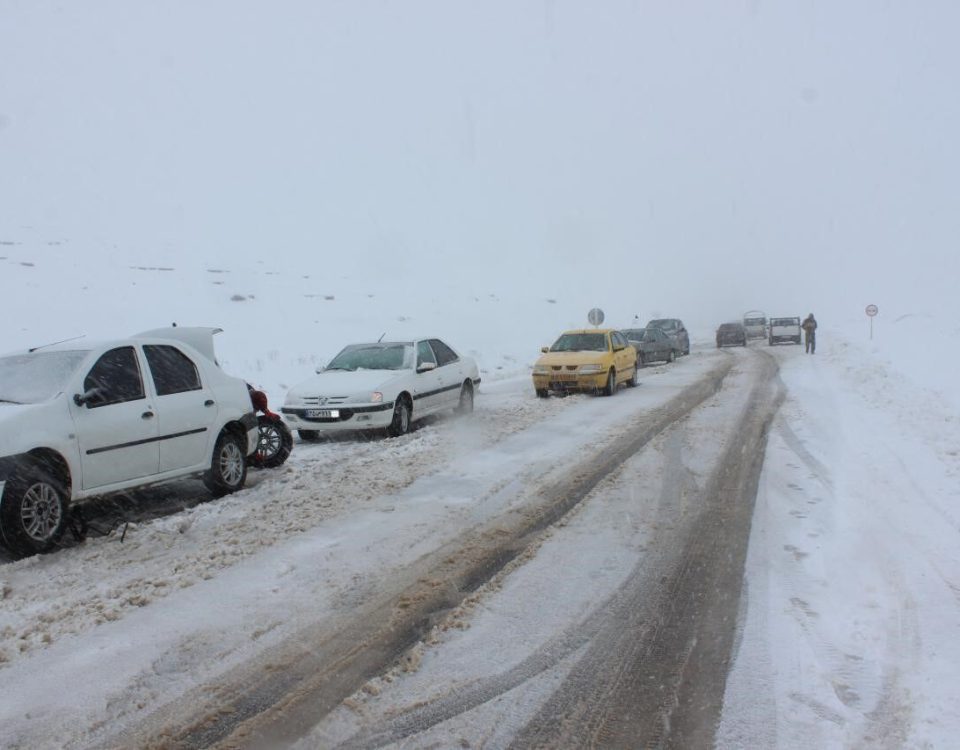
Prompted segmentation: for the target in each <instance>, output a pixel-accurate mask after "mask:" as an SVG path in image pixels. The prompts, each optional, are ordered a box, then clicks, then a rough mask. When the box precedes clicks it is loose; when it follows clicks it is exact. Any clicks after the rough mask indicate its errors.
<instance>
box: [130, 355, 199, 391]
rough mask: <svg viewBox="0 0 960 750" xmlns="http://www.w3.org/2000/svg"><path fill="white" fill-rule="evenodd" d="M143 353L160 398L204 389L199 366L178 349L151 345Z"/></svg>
mask: <svg viewBox="0 0 960 750" xmlns="http://www.w3.org/2000/svg"><path fill="white" fill-rule="evenodd" d="M143 353H144V354H145V355H146V357H147V364H149V365H150V374H151V375H152V376H153V384H154V386H155V387H156V389H157V395H158V396H169V395H171V394H174V393H186V392H187V391H199V390H200V389H201V388H202V387H203V386H202V385H201V384H200V373H199V371H198V370H197V366H196V365H195V364H194V363H193V360H191V359H190V358H189V357H188V356H187V355H186V354H184V353H183V352H182V351H180V350H179V349H177V347H175V346H166V345H160V346H157V345H153V344H149V345H146V346H144V347H143Z"/></svg>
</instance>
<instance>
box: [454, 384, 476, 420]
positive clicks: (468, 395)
mask: <svg viewBox="0 0 960 750" xmlns="http://www.w3.org/2000/svg"><path fill="white" fill-rule="evenodd" d="M457 414H473V383H471V382H469V381H464V383H463V385H462V386H460V401H459V403H458V404H457Z"/></svg>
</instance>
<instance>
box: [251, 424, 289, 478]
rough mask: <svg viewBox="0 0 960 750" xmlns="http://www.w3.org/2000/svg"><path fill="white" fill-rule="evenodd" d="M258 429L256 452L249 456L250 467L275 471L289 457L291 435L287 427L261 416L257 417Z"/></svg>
mask: <svg viewBox="0 0 960 750" xmlns="http://www.w3.org/2000/svg"><path fill="white" fill-rule="evenodd" d="M257 425H258V427H259V428H260V431H259V442H258V443H257V450H256V452H255V453H254V454H253V455H252V456H250V465H251V466H255V467H256V468H258V469H275V468H277V467H278V466H280V465H282V464H283V462H284V461H286V460H287V459H288V458H289V457H290V451H292V450H293V435H292V434H290V430H289V429H287V426H286V425H285V424H284V423H283V422H281V421H279V420H276V419H270V417H267V416H265V415H263V414H261V415H260V416H259V417H257Z"/></svg>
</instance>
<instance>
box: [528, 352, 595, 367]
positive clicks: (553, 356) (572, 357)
mask: <svg viewBox="0 0 960 750" xmlns="http://www.w3.org/2000/svg"><path fill="white" fill-rule="evenodd" d="M608 355H609V352H547V353H546V354H542V355H540V359H538V360H537V364H538V365H547V366H553V367H556V366H562V365H589V364H594V363H596V362H602V361H604V359H605V358H606V357H607V356H608Z"/></svg>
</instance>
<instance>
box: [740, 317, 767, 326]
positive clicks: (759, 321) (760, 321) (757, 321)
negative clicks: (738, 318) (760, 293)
mask: <svg viewBox="0 0 960 750" xmlns="http://www.w3.org/2000/svg"><path fill="white" fill-rule="evenodd" d="M743 324H744V325H745V326H765V325H766V324H767V319H766V318H744V320H743Z"/></svg>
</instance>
